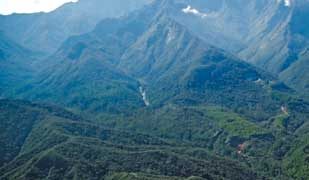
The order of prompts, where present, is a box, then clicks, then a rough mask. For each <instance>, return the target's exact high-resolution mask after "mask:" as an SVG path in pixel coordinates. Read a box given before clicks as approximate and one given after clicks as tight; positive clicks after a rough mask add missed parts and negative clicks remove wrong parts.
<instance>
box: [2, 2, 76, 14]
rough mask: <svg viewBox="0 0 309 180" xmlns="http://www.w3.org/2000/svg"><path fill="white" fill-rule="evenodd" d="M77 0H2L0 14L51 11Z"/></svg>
mask: <svg viewBox="0 0 309 180" xmlns="http://www.w3.org/2000/svg"><path fill="white" fill-rule="evenodd" d="M76 1H77V0H0V14H4V15H8V14H12V13H33V12H49V11H52V10H54V9H56V8H58V7H59V6H61V5H62V4H64V3H67V2H76Z"/></svg>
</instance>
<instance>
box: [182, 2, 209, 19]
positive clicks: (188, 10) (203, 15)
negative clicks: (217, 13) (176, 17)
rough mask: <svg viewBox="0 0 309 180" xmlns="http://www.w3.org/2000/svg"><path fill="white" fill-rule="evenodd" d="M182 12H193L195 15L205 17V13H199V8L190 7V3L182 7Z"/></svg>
mask: <svg viewBox="0 0 309 180" xmlns="http://www.w3.org/2000/svg"><path fill="white" fill-rule="evenodd" d="M182 12H184V13H186V14H194V15H196V16H200V17H202V18H205V17H207V14H206V13H201V12H200V11H199V10H197V9H194V8H192V7H191V6H190V5H188V6H187V7H186V8H184V9H182Z"/></svg>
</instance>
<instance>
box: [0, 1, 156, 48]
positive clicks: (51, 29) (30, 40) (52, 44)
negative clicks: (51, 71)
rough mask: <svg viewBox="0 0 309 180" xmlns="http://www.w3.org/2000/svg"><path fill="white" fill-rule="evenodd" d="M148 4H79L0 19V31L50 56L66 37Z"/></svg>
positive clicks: (112, 2)
mask: <svg viewBox="0 0 309 180" xmlns="http://www.w3.org/2000/svg"><path fill="white" fill-rule="evenodd" d="M149 2H151V0H127V1H126V3H124V2H123V1H122V0H113V1H111V0H80V1H78V2H77V3H67V4H65V5H63V6H61V7H60V8H58V9H56V10H55V11H53V12H50V13H35V14H12V15H9V16H0V24H1V27H0V30H2V31H3V32H4V33H5V34H6V35H7V36H8V37H10V38H11V39H13V40H15V41H16V42H18V43H19V44H21V45H23V46H26V47H27V48H29V49H31V50H34V51H41V52H45V53H47V54H51V53H53V52H54V51H55V50H56V49H57V48H59V46H60V45H61V43H62V42H63V41H65V40H66V39H67V38H68V37H69V36H72V35H78V34H82V33H86V32H88V31H91V30H92V29H93V28H94V27H95V25H96V24H97V23H98V22H99V21H100V20H102V19H104V18H112V17H120V16H123V15H125V14H127V13H129V12H131V11H133V10H135V9H138V8H140V7H142V6H143V5H145V4H148V3H149Z"/></svg>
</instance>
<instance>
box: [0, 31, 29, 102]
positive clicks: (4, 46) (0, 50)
mask: <svg viewBox="0 0 309 180" xmlns="http://www.w3.org/2000/svg"><path fill="white" fill-rule="evenodd" d="M34 57H35V54H34V53H33V52H31V51H30V50H28V49H26V48H24V47H22V46H20V45H18V44H17V43H16V42H14V41H13V40H11V39H10V38H8V37H7V36H6V35H4V33H3V32H0V97H1V96H2V95H3V93H4V92H7V91H11V90H12V89H13V88H14V87H16V86H18V85H19V84H20V83H22V82H24V81H25V80H27V79H30V77H31V76H32V63H33V62H34Z"/></svg>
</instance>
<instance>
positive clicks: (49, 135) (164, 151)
mask: <svg viewBox="0 0 309 180" xmlns="http://www.w3.org/2000/svg"><path fill="white" fill-rule="evenodd" d="M84 2H85V1H84ZM205 2H206V1H204V0H174V1H171V0H158V1H155V2H153V3H152V4H149V5H147V6H145V7H143V8H141V9H138V10H135V11H133V12H131V13H130V14H128V15H126V16H122V17H118V18H105V19H103V20H101V21H100V22H99V23H98V24H97V25H96V26H95V27H94V29H93V30H92V31H90V32H87V33H85V34H81V35H74V36H70V37H69V38H67V39H66V40H64V42H63V43H62V44H61V45H60V46H59V48H58V49H57V50H56V51H55V52H54V53H52V54H51V55H50V56H48V57H47V58H44V59H41V60H40V61H37V62H36V63H35V64H34V69H35V70H36V71H35V72H34V73H33V74H32V75H33V76H32V77H31V79H28V80H27V81H24V82H22V83H21V84H18V86H14V87H13V90H12V89H11V88H8V89H7V90H6V92H10V93H6V94H4V95H3V96H4V97H7V98H15V99H16V98H18V99H25V100H30V101H32V102H36V103H29V102H25V101H11V100H0V108H1V111H0V115H1V116H0V120H1V121H2V122H1V123H0V125H2V126H0V128H2V129H3V130H2V131H0V132H1V133H0V137H1V138H0V140H1V143H3V144H8V146H4V147H3V148H2V149H1V148H0V153H3V154H5V156H3V157H4V158H3V159H1V162H2V164H1V165H0V166H1V168H0V179H31V178H32V179H42V178H45V177H48V178H51V179H100V178H104V179H307V177H308V173H307V172H308V161H307V160H308V150H307V149H308V123H309V122H308V119H309V102H308V101H306V100H305V99H302V98H303V96H301V95H300V94H299V92H300V91H299V90H300V89H299V88H306V81H303V79H304V80H306V79H307V76H306V75H307V71H306V70H305V69H304V68H305V67H306V64H307V51H306V49H302V48H299V49H298V48H297V49H298V50H300V51H299V52H298V50H297V54H299V60H297V61H296V62H295V63H294V62H293V63H292V64H290V65H289V67H287V69H285V70H284V71H282V77H283V75H284V76H285V78H286V79H285V81H286V82H287V83H289V86H291V84H290V83H295V82H297V84H295V85H293V86H291V87H292V88H295V89H298V91H295V90H293V89H291V88H290V87H289V86H287V85H286V84H285V83H283V82H281V80H280V79H279V78H278V76H279V75H280V73H279V72H278V73H274V72H269V71H270V70H269V69H268V70H267V68H265V67H264V66H260V65H259V66H260V67H256V66H254V65H252V64H249V63H248V62H251V63H254V64H255V63H258V62H257V61H256V62H255V60H254V58H253V57H254V56H255V55H256V54H254V53H252V52H253V51H251V50H250V51H249V49H250V48H251V49H254V47H253V44H254V43H258V44H260V45H261V43H262V42H263V43H266V40H265V39H263V38H262V39H261V38H259V37H265V38H266V37H268V36H269V37H270V36H272V37H273V38H274V41H271V42H270V43H269V44H272V43H274V44H276V43H278V44H281V43H282V42H283V41H281V40H282V39H280V38H278V39H276V38H277V36H274V34H277V35H279V36H280V37H281V35H283V34H284V33H282V31H284V30H285V29H286V28H287V26H283V24H285V23H287V21H288V20H287V18H286V16H292V14H293V13H295V12H296V10H295V11H294V9H293V8H294V7H295V6H294V5H295V4H294V1H291V2H292V4H290V3H287V2H285V3H284V1H266V0H261V1H255V0H253V1H245V0H234V1H227V0H218V1H214V0H207V2H208V3H205ZM299 2H300V1H299ZM304 7H305V6H304ZM240 9H241V10H242V11H239V10H240ZM278 13H279V15H278ZM275 17H276V18H275ZM301 21H302V22H303V20H301ZM288 22H290V21H288ZM293 22H296V21H293ZM288 24H289V23H288ZM253 27H254V28H253ZM278 27H283V28H282V29H283V30H282V29H280V28H279V29H278ZM291 27H294V26H291ZM297 27H299V29H297V30H295V32H296V31H297V32H298V34H302V37H305V34H306V33H305V31H304V29H305V26H304V27H302V26H297ZM3 39H5V38H3ZM301 39H302V40H303V39H304V38H301ZM284 42H285V41H284ZM299 42H301V41H299ZM300 44H302V43H300ZM267 45H268V44H267ZM259 47H260V46H259ZM280 47H282V46H280ZM277 48H278V49H280V48H279V46H274V48H268V49H267V50H269V52H266V51H264V53H267V54H269V53H270V54H271V53H273V50H274V51H275V49H277ZM11 49H13V48H11ZM280 50H281V49H280ZM14 51H15V50H14ZM3 52H5V53H8V52H9V51H3ZM249 52H250V53H249ZM257 52H258V51H257ZM295 52H296V51H295ZM258 53H261V52H258ZM284 53H286V52H285V51H284ZM284 53H283V54H284ZM249 54H250V57H249ZM251 55H252V56H251ZM275 55H276V56H277V55H278V57H279V55H282V54H281V53H279V54H275ZM247 56H248V59H246V57H247ZM261 56H262V55H261ZM284 57H286V56H284ZM262 59H263V60H265V59H264V58H262ZM262 59H261V60H258V61H262ZM279 59H280V58H279ZM273 60H274V62H275V61H276V58H274V59H273ZM281 60H282V59H280V61H281ZM267 62H268V61H267ZM272 63H273V62H272ZM275 65H278V67H279V66H281V65H280V63H279V62H277V63H275ZM263 68H265V69H263ZM276 68H277V67H276ZM296 72H299V74H296ZM282 77H281V78H282ZM4 79H6V78H4ZM282 79H283V78H282ZM304 94H307V93H306V92H305V91H304ZM41 103H43V104H49V103H51V104H54V105H53V106H51V105H43V104H41ZM57 106H60V107H63V108H66V109H61V108H57ZM68 109H69V110H68ZM73 112H74V113H73ZM75 114H77V115H75ZM5 122H8V123H5ZM13 129H17V132H18V133H17V134H15V131H13ZM2 137H3V138H2ZM7 142H10V143H7ZM10 152H12V153H10ZM0 155H1V154H0Z"/></svg>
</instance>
